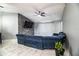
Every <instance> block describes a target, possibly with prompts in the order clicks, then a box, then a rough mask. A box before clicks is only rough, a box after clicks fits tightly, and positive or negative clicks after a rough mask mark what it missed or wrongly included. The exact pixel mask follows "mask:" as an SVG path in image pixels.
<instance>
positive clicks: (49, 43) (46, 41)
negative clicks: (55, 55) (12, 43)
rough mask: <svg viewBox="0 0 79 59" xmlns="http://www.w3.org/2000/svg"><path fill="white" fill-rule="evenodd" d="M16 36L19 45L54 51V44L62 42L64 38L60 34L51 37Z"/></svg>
mask: <svg viewBox="0 0 79 59" xmlns="http://www.w3.org/2000/svg"><path fill="white" fill-rule="evenodd" d="M16 36H17V41H18V43H19V44H23V45H26V46H30V47H33V48H37V49H54V45H55V42H56V41H58V40H61V41H63V40H64V38H65V35H63V34H62V33H60V34H58V35H55V34H54V35H53V36H27V35H23V34H17V35H16Z"/></svg>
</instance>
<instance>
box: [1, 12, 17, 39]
mask: <svg viewBox="0 0 79 59" xmlns="http://www.w3.org/2000/svg"><path fill="white" fill-rule="evenodd" d="M17 33H18V14H17V13H3V16H2V38H3V39H14V38H16V34H17Z"/></svg>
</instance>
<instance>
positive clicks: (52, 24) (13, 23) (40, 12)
mask: <svg viewBox="0 0 79 59" xmlns="http://www.w3.org/2000/svg"><path fill="white" fill-rule="evenodd" d="M78 10H79V6H78V4H77V3H71V4H69V3H67V4H65V3H55V4H54V3H0V33H1V40H0V41H1V44H0V48H1V50H0V52H1V54H0V55H2V56H55V54H56V53H55V50H54V49H50V48H53V47H54V43H55V41H56V40H58V39H59V38H60V37H59V33H60V32H63V33H65V34H66V37H67V39H66V38H65V40H66V41H65V46H66V47H64V49H65V52H64V55H65V56H69V55H79V54H78V49H79V48H78V29H79V27H78V19H79V18H78V15H79V12H78ZM75 15H76V16H75ZM54 34H55V35H57V36H56V37H54ZM24 39H27V40H31V41H30V42H29V41H26V40H25V41H23V40H24ZM32 40H34V41H36V43H34V44H35V45H33V44H31V43H33V42H32ZM28 42H29V43H30V44H27V43H28ZM49 42H51V43H49ZM73 42H74V43H73ZM24 43H25V44H24ZM43 43H44V44H43ZM29 46H30V47H29ZM41 47H42V48H41ZM40 48H41V49H40ZM26 50H27V51H26ZM30 51H31V52H30ZM29 52H30V53H29Z"/></svg>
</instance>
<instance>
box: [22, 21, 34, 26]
mask: <svg viewBox="0 0 79 59" xmlns="http://www.w3.org/2000/svg"><path fill="white" fill-rule="evenodd" d="M32 27H33V22H29V21H25V22H24V28H32Z"/></svg>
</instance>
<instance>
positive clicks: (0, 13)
mask: <svg viewBox="0 0 79 59" xmlns="http://www.w3.org/2000/svg"><path fill="white" fill-rule="evenodd" d="M1 25H2V12H0V32H1V27H2V26H1Z"/></svg>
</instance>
